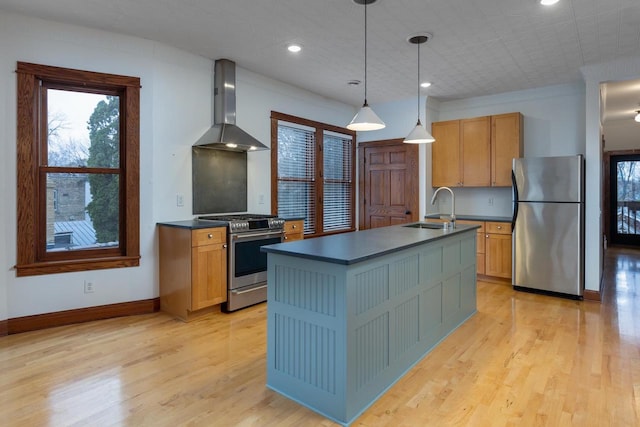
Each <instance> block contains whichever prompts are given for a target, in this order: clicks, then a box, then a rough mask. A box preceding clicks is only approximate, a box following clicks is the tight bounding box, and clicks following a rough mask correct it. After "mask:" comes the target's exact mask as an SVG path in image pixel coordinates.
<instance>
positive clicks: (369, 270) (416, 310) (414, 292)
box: [263, 225, 477, 425]
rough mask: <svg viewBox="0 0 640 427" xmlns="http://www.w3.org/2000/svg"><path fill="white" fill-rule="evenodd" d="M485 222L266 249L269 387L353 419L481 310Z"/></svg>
mask: <svg viewBox="0 0 640 427" xmlns="http://www.w3.org/2000/svg"><path fill="white" fill-rule="evenodd" d="M476 228H477V226H463V225H461V226H458V227H457V228H453V229H447V230H445V229H423V228H411V227H406V226H401V225H400V226H391V227H383V228H377V229H372V230H365V231H358V232H354V233H346V234H339V235H333V236H327V237H321V238H317V239H308V240H302V241H298V242H291V243H282V244H276V245H270V246H265V247H264V248H263V250H264V251H265V252H267V253H268V325H267V330H268V332H267V333H268V337H267V386H268V387H269V388H271V389H273V390H275V391H277V392H279V393H281V394H283V395H285V396H287V397H289V398H291V399H293V400H295V401H296V402H298V403H300V404H302V405H304V406H306V407H308V408H310V409H312V410H314V411H316V412H318V413H320V414H322V415H324V416H326V417H327V418H330V419H332V420H333V421H336V422H338V423H340V424H342V425H349V424H350V423H351V422H353V421H354V420H355V419H356V418H357V417H358V416H359V415H360V414H361V413H362V412H363V411H364V410H365V409H366V408H367V407H369V406H370V405H371V404H372V403H373V402H375V400H376V399H377V398H378V397H379V396H380V395H381V394H382V393H384V392H385V391H386V390H387V389H388V388H389V387H391V385H393V384H394V383H395V382H396V381H397V380H398V379H399V378H400V377H402V376H403V375H404V374H405V373H406V372H407V371H408V370H409V369H410V368H411V367H412V366H413V365H414V364H415V363H417V362H418V361H419V360H420V359H422V358H423V357H424V356H425V355H426V354H427V353H428V352H429V351H430V350H432V349H433V348H434V347H435V346H436V345H437V344H438V343H439V342H440V341H441V340H442V339H443V338H444V337H446V336H447V335H448V334H449V333H451V332H452V331H453V330H454V329H456V328H457V327H458V326H460V325H461V324H462V323H464V322H465V321H466V320H467V319H468V318H469V317H470V316H471V315H473V314H474V313H475V312H476Z"/></svg>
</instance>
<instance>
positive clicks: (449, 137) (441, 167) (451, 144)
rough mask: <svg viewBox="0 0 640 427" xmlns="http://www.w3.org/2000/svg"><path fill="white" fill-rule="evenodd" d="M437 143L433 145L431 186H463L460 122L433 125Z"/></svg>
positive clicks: (432, 132) (432, 129)
mask: <svg viewBox="0 0 640 427" xmlns="http://www.w3.org/2000/svg"><path fill="white" fill-rule="evenodd" d="M431 134H432V135H433V137H434V138H435V142H434V143H433V144H431V159H432V160H431V163H432V164H431V185H433V186H434V187H459V186H460V185H462V165H461V158H460V120H449V121H446V122H435V123H432V124H431Z"/></svg>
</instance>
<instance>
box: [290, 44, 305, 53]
mask: <svg viewBox="0 0 640 427" xmlns="http://www.w3.org/2000/svg"><path fill="white" fill-rule="evenodd" d="M287 50H288V51H289V52H292V53H298V52H300V51H301V50H302V46H300V45H299V44H295V43H292V44H290V45H289V46H287Z"/></svg>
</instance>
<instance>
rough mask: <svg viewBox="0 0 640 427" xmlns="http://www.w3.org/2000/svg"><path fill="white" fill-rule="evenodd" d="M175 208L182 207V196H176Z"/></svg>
mask: <svg viewBox="0 0 640 427" xmlns="http://www.w3.org/2000/svg"><path fill="white" fill-rule="evenodd" d="M176 206H177V207H179V208H181V207H183V206H184V196H183V195H182V194H178V195H176Z"/></svg>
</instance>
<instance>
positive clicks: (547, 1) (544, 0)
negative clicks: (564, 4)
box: [540, 0, 560, 6]
mask: <svg viewBox="0 0 640 427" xmlns="http://www.w3.org/2000/svg"><path fill="white" fill-rule="evenodd" d="M559 1H560V0H540V4H541V5H543V6H551V5H554V4H556V3H558V2H559Z"/></svg>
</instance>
